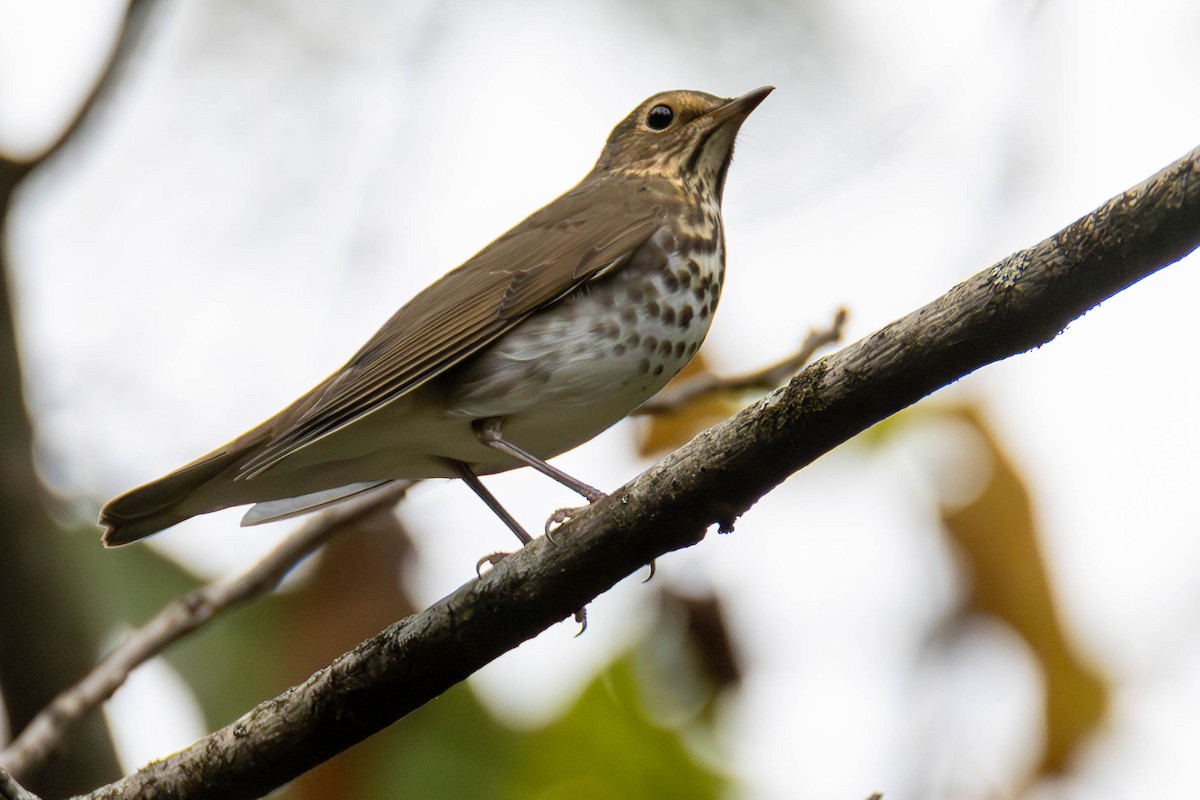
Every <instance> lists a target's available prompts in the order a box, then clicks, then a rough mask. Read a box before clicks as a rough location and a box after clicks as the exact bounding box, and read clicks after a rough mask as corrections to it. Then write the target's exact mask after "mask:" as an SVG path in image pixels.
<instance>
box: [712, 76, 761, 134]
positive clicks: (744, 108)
mask: <svg viewBox="0 0 1200 800" xmlns="http://www.w3.org/2000/svg"><path fill="white" fill-rule="evenodd" d="M773 91H775V87H774V86H761V87H759V88H757V89H755V90H754V91H752V92H746V94H744V95H742V96H741V97H737V98H734V99H733V100H730V101H729V102H728V103H726V104H725V105H723V106H718V107H717V108H714V109H713V110H712V111H710V112H708V113H707V114H705V115H704V118H705V120H706V121H707V122H708V123H709V124H710V125H712V126H713V127H719V126H721V125H724V124H725V123H726V122H729V121H730V120H737V121H738V124H739V125H740V124H741V123H742V122H743V121H744V120H745V119H746V117H748V116H750V112H751V111H753V110H754V109H756V108H758V104H759V103H761V102H762V101H763V100H766V99H767V95H769V94H770V93H771V92H773Z"/></svg>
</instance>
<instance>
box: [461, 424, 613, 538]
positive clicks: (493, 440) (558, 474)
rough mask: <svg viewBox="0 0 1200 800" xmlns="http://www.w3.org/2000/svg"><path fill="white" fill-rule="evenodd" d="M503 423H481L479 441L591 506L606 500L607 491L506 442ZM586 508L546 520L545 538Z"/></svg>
mask: <svg viewBox="0 0 1200 800" xmlns="http://www.w3.org/2000/svg"><path fill="white" fill-rule="evenodd" d="M503 424H504V420H503V418H501V417H492V418H491V419H485V420H481V421H479V422H477V423H476V424H475V434H476V435H477V436H478V437H479V441H481V442H483V443H484V444H485V445H487V446H488V447H490V448H492V449H493V450H499V451H500V452H501V453H504V454H505V455H507V456H510V457H512V458H514V459H516V460H517V461H520V462H521V463H522V464H525V465H526V466H529V467H533V468H534V469H536V470H537V471H538V472H540V473H542V474H543V475H546V476H547V477H550V478H553V479H554V480H556V481H558V482H559V483H561V484H562V485H563V486H566V487H567V488H568V489H570V490H571V491H573V492H577V493H578V494H579V495H581V496H582V497H583V498H584V499H586V500H587V501H588V504H589V505H590V504H592V503H594V502H596V501H597V500H602V499H603V498H605V497H607V495H606V494H604V492H602V491H600V490H599V489H597V488H595V487H594V486H589V485H588V484H586V483H584V482H583V481H581V480H578V479H577V478H572V477H571V476H570V475H568V474H567V473H565V472H563V471H562V470H561V469H559V468H558V467H555V466H553V465H552V464H548V463H546V462H545V461H543V460H542V459H540V458H538V457H537V456H535V455H534V454H533V453H530V452H529V451H528V450H525V449H523V448H521V447H519V446H517V445H515V444H513V443H512V442H510V441H508V440H507V439H505V438H504V436H503V435H502V434H501V432H500V429H501V427H502V426H503ZM585 508H587V506H579V507H577V508H560V509H557V510H556V511H555V512H554V513H553V514H551V515H550V518H549V519H548V520H546V535H547V536H550V529H551V528H552V527H553V526H554V525H561V524H562V523H564V522H566V521H567V520H569V519H570V518H571V517H573V516H574V515H575V514H577V513H578V512H579V511H582V510H583V509H585ZM551 541H553V537H551Z"/></svg>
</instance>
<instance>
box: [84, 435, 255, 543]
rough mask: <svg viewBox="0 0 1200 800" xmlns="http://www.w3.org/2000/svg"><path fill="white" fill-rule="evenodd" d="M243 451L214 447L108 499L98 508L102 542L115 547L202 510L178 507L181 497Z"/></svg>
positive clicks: (194, 489)
mask: <svg viewBox="0 0 1200 800" xmlns="http://www.w3.org/2000/svg"><path fill="white" fill-rule="evenodd" d="M243 455H244V453H241V452H239V451H238V450H237V449H236V448H229V449H225V450H218V451H217V452H214V453H211V454H209V455H207V456H205V457H203V458H201V459H198V460H197V461H193V462H192V463H191V464H188V465H187V466H184V467H181V468H179V469H177V470H175V471H174V472H172V473H171V474H169V475H167V476H165V477H162V478H159V479H158V480H156V481H152V482H150V483H147V484H145V485H144V486H139V487H137V488H136V489H132V490H130V491H128V492H126V493H125V494H123V495H121V496H120V497H118V498H116V499H114V500H110V501H109V502H108V503H107V504H106V505H105V506H104V508H103V509H101V510H100V524H101V525H103V526H104V527H105V529H106V530H105V531H104V536H103V540H104V544H105V545H106V546H107V547H117V546H119V545H123V544H129V543H130V542H136V541H137V540H138V539H144V538H145V537H147V536H150V535H151V534H155V533H158V532H159V531H161V530H163V529H165V528H169V527H171V526H172V525H175V524H178V523H180V522H183V521H184V520H185V519H188V518H190V517H193V516H195V515H196V514H199V513H202V512H201V511H199V510H195V509H192V510H185V509H184V508H183V507H182V506H183V503H184V501H185V500H187V499H188V498H189V497H190V496H192V495H193V494H194V493H195V492H196V491H197V490H198V489H200V488H201V487H202V486H204V485H205V484H206V483H208V482H210V481H212V480H213V479H215V478H216V477H217V476H218V475H220V474H221V473H222V472H224V471H225V470H227V469H228V468H229V467H231V466H232V465H234V464H235V463H236V462H237V461H238V460H239V458H240V457H241V456H243ZM207 510H208V511H216V510H217V509H216V508H210V509H207Z"/></svg>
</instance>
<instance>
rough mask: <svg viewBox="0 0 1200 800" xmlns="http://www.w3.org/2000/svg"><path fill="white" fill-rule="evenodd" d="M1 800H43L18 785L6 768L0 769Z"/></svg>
mask: <svg viewBox="0 0 1200 800" xmlns="http://www.w3.org/2000/svg"><path fill="white" fill-rule="evenodd" d="M0 800H41V799H40V798H39V797H38V796H37V795H36V794H34V793H33V792H31V791H29V790H28V789H26V788H25V787H24V786H22V785H21V784H19V783H17V781H16V779H15V778H13V776H12V775H9V774H8V771H7V770H6V769H4V767H0Z"/></svg>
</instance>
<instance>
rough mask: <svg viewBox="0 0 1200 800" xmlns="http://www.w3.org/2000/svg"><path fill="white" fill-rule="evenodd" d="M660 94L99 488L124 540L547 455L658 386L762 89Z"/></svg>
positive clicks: (709, 276) (676, 350)
mask: <svg viewBox="0 0 1200 800" xmlns="http://www.w3.org/2000/svg"><path fill="white" fill-rule="evenodd" d="M771 90H772V87H769V86H768V87H763V88H761V89H756V90H754V91H753V92H750V93H749V94H746V95H744V96H742V97H739V98H737V99H735V100H727V99H723V98H719V97H714V96H712V95H709V94H704V93H703V92H689V91H675V92H664V93H662V94H657V95H654V96H653V97H651V98H650V99H648V100H646V101H645V102H643V103H642V104H641V105H639V106H638V107H637V108H636V109H634V111H633V113H631V114H630V115H629V116H628V117H626V118H625V119H624V120H622V121H621V123H620V124H619V125H617V127H616V128H615V129H613V132H612V134H611V135H610V136H609V137H608V142H607V143H606V144H605V146H604V151H603V152H602V153H601V154H600V159H599V160H598V161H597V162H596V166H595V167H594V168H593V169H592V171H591V172H590V173H588V175H587V177H585V178H584V179H583V180H582V181H581V182H580V183H579V185H577V186H576V187H575V188H574V189H571V190H570V191H569V192H567V193H566V194H564V195H563V196H562V197H559V198H558V199H557V200H555V201H554V202H552V203H550V204H549V205H547V206H546V207H545V208H542V209H541V210H540V211H537V212H535V213H534V214H533V215H532V216H530V217H528V218H527V219H526V220H525V221H523V222H521V223H520V224H519V225H517V226H516V227H515V228H513V229H512V230H510V231H509V232H508V233H506V234H504V235H503V236H501V237H500V238H499V239H497V240H496V241H494V242H492V243H491V244H490V245H488V246H487V247H485V248H484V249H483V250H481V251H480V252H479V253H478V254H477V255H475V256H474V257H473V258H471V259H470V260H469V261H467V262H466V263H465V264H463V265H462V266H460V267H458V268H457V269H455V270H453V271H451V272H449V273H448V274H447V275H445V276H444V277H443V278H441V279H440V280H438V281H437V282H436V283H434V284H433V285H432V286H430V287H429V288H427V289H425V290H424V291H423V292H421V293H420V294H418V295H417V296H416V297H414V298H413V299H412V300H411V301H409V302H408V304H407V305H405V306H404V307H403V308H401V309H400V310H399V311H397V312H396V314H395V315H394V316H393V317H392V318H391V319H390V320H388V321H387V323H386V324H385V325H384V326H383V327H382V328H381V329H380V330H379V332H378V333H376V334H375V335H374V336H373V337H372V338H371V340H370V341H368V342H367V344H366V345H365V346H364V347H363V348H362V349H361V350H359V351H358V353H356V354H355V355H354V357H353V358H351V359H350V361H349V362H348V363H347V364H346V365H345V366H344V367H342V368H341V369H339V370H338V371H337V372H335V373H334V374H333V375H331V376H329V378H327V379H326V380H325V381H323V382H322V383H321V384H320V385H318V386H317V387H316V388H314V389H313V390H312V391H310V392H308V393H307V394H305V395H304V396H303V397H301V398H300V399H299V400H297V401H296V402H294V403H292V405H290V406H288V407H287V408H286V409H284V410H283V411H281V412H280V413H279V414H277V415H275V416H274V417H272V418H271V419H269V420H267V421H266V422H264V423H263V424H261V425H259V426H258V427H257V428H254V429H253V430H251V431H249V432H247V433H245V434H243V435H242V436H240V437H238V438H237V439H234V440H233V441H232V442H230V443H229V444H227V445H225V446H224V447H221V448H218V449H217V450H214V451H213V452H212V453H209V454H208V455H206V456H203V457H202V458H199V459H197V460H196V461H193V462H192V463H190V464H188V465H186V466H184V467H181V468H180V469H178V470H176V471H175V472H172V473H171V474H169V475H167V476H165V477H163V478H160V479H158V480H156V481H153V482H152V483H148V484H146V485H145V486H141V487H139V488H137V489H134V490H132V491H130V492H127V493H126V494H123V495H121V496H120V497H118V498H116V499H115V500H112V501H111V502H109V503H108V504H107V505H106V506H105V507H104V509H103V510H102V511H101V512H100V523H101V524H102V525H104V526H106V527H107V531H105V534H104V542H105V544H107V545H120V544H126V543H128V542H132V541H135V540H137V539H140V538H142V537H144V536H149V535H150V534H153V533H157V532H158V531H161V530H162V529H164V528H168V527H170V526H172V525H174V524H176V523H178V522H181V521H183V520H185V519H188V518H189V517H193V516H195V515H197V514H205V513H208V512H210V511H217V510H219V509H222V508H229V507H231V506H237V505H244V504H248V503H255V504H256V505H255V506H254V508H252V509H251V510H250V512H249V513H248V514H247V515H246V519H245V520H243V524H254V523H257V522H266V521H269V520H273V519H281V518H283V517H287V516H292V515H295V514H297V513H301V512H304V511H309V510H313V509H315V508H320V507H323V506H326V505H329V504H331V503H333V502H337V501H338V500H342V499H346V498H348V497H351V496H354V495H357V494H361V493H362V492H364V491H368V490H371V489H373V488H376V487H378V486H382V485H384V484H386V483H388V482H389V481H392V480H396V479H404V478H463V479H464V480H465V481H466V482H467V483H468V484H469V485H470V486H471V488H472V489H474V490H475V492H476V493H477V494H479V495H480V497H482V498H483V500H484V501H485V502H486V503H487V504H488V506H489V507H491V508H492V510H493V511H495V512H496V513H497V514H498V515H499V516H500V517H501V519H503V520H504V522H505V524H506V525H508V526H509V527H510V528H511V529H512V530H513V531H514V532H515V533H516V534H517V536H518V537H520V538H521V540H522V541H528V540H529V537H528V535H527V534H526V533H525V532H524V530H522V528H521V526H520V525H519V524H518V523H517V522H516V520H514V519H513V518H512V516H511V515H509V514H508V513H507V512H506V511H504V509H503V508H502V507H501V506H500V504H499V503H498V502H497V501H496V499H495V498H494V497H493V496H492V495H491V494H490V493H489V492H488V491H487V490H486V489H484V488H483V485H482V483H480V481H479V477H478V476H479V475H488V474H492V473H497V472H505V471H507V470H510V469H516V468H517V467H521V466H531V467H534V468H535V469H537V470H540V471H541V472H544V473H545V474H547V475H549V476H550V477H552V478H554V479H555V480H557V481H560V482H561V483H563V484H565V485H566V486H569V487H571V488H572V489H574V490H575V491H577V492H579V493H580V494H582V495H583V496H584V497H586V498H587V499H588V500H589V501H594V500H596V499H598V498H599V497H602V496H603V495H602V494H601V493H600V492H599V491H597V490H596V489H593V488H592V487H590V486H588V485H587V484H584V483H581V482H580V481H577V480H575V479H574V478H571V477H570V476H568V475H565V474H564V473H562V472H561V471H560V470H558V469H556V468H555V467H552V466H551V465H549V464H547V463H546V461H545V460H546V459H549V458H553V457H554V456H556V455H558V454H560V453H563V452H566V451H567V450H570V449H572V448H573V447H575V446H577V445H579V444H581V443H583V442H585V441H587V440H588V439H591V438H592V437H594V436H595V435H596V434H598V433H600V432H601V431H603V430H605V429H606V428H608V427H609V426H611V425H613V424H614V423H616V422H617V421H618V420H620V419H621V418H623V417H625V416H626V415H628V414H629V413H630V412H631V411H633V410H634V409H635V408H637V407H638V406H639V405H641V404H642V403H644V402H645V401H646V400H648V399H649V398H650V397H652V396H653V395H654V394H655V393H656V392H657V391H658V390H659V389H661V388H662V387H663V386H664V385H666V383H667V381H669V380H670V379H671V378H672V377H673V376H674V375H675V374H676V373H678V372H679V370H680V369H682V368H683V365H684V364H686V363H687V362H688V360H689V359H691V357H692V356H693V355H695V353H696V350H697V349H698V348H699V347H700V343H701V342H702V341H703V340H704V337H705V335H706V334H707V333H708V328H709V325H710V324H711V322H712V316H713V312H714V311H715V310H716V307H717V300H718V298H719V297H720V294H721V283H722V278H723V277H724V273H725V237H724V232H723V229H722V222H721V195H722V191H723V189H724V186H725V176H726V173H727V171H728V169H729V162H730V159H731V158H732V155H733V144H734V138H735V137H736V135H737V132H738V129H739V128H740V127H741V125H742V123H743V122H744V121H745V119H746V117H747V116H748V115H749V114H750V112H751V111H753V110H754V109H755V108H756V107H757V106H758V104H759V103H761V102H762V101H763V99H764V98H765V97H766V96H767V95H768V94H769V93H770V92H771Z"/></svg>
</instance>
